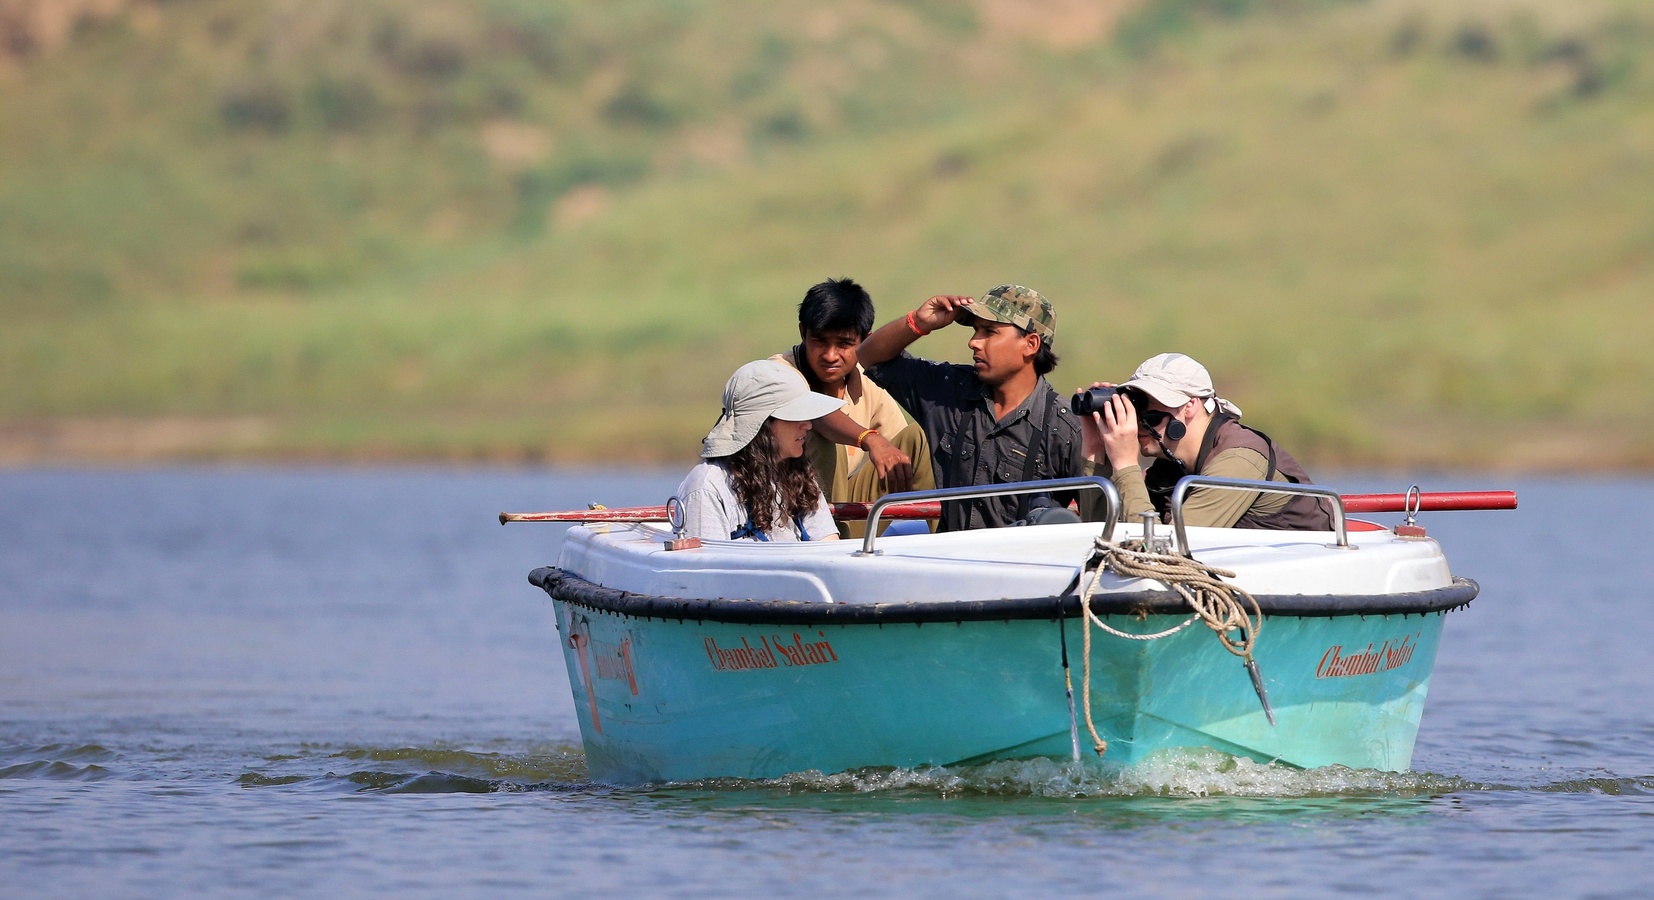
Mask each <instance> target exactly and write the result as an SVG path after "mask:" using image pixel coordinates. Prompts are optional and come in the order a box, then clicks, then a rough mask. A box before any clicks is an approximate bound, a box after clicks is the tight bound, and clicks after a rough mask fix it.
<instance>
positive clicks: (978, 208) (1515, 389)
mask: <svg viewBox="0 0 1654 900" xmlns="http://www.w3.org/2000/svg"><path fill="white" fill-rule="evenodd" d="M1116 14H1118V16H1116ZM4 43H5V42H3V41H0V44H4ZM23 43H26V42H19V41H17V40H13V41H11V45H12V46H13V47H18V46H22V44H23ZM1651 197H1654V9H1651V8H1649V7H1647V5H1646V4H1640V3H1634V2H1629V0H1624V2H1616V0H1600V2H1596V0H1573V2H1565V0H1557V2H1549V3H1547V2H1537V0H1534V2H1518V0H1436V2H1381V0H1374V2H1367V3H1362V2H1340V0H1144V2H1130V0H1094V2H1089V3H1088V2H1086V0H1074V2H1057V0H1044V2H1033V0H1030V2H1025V3H1018V2H1010V0H981V2H978V3H975V4H966V3H950V2H944V0H864V2H845V3H835V4H823V3H818V2H795V0H774V2H703V0H661V2H655V3H631V4H620V3H617V4H588V3H576V2H562V0H472V2H448V3H435V2H432V3H418V4H409V3H394V2H390V0H354V2H345V0H310V2H300V0H286V2H277V0H273V2H265V3H253V2H243V0H194V2H188V3H166V4H161V5H152V4H149V3H135V4H132V5H131V6H129V7H125V8H122V9H119V10H117V11H115V12H113V13H109V14H100V15H98V16H96V17H93V16H84V17H82V18H81V19H80V21H79V23H78V25H77V27H75V28H74V29H72V31H71V32H70V33H69V35H68V37H66V38H65V39H64V40H63V41H61V42H60V43H59V44H58V45H57V46H53V47H50V48H47V47H44V46H41V47H38V48H28V47H25V48H24V49H23V50H19V51H16V52H14V53H13V55H12V56H11V57H10V58H9V59H5V60H4V61H3V63H0V316H3V318H0V322H3V323H4V324H3V325H0V461H6V460H9V461H13V462H16V461H25V462H27V461H38V460H42V459H154V458H177V459H197V458H225V457H229V458H240V457H259V458H295V457H296V458H317V459H339V458H362V459H383V458H407V459H413V458H430V459H490V460H555V461H588V462H615V461H623V460H662V461H672V462H679V461H684V460H688V459H689V458H691V457H692V456H693V453H694V451H695V449H696V447H697V444H698V439H699V437H700V436H701V434H703V433H704V431H705V429H706V428H707V426H708V425H709V424H710V423H711V421H712V420H713V419H714V418H715V417H716V414H717V397H718V393H719V390H720V388H721V385H722V383H723V380H724V378H725V377H727V375H728V373H729V372H730V371H731V370H732V369H733V368H734V367H735V366H737V365H739V364H740V363H741V362H744V361H746V360H748V359H751V358H753V357H756V356H760V355H766V354H768V353H770V352H774V351H775V350H777V349H780V348H782V347H784V346H787V345H788V344H790V342H791V341H792V340H793V338H794V337H795V329H794V327H793V325H792V322H793V321H794V320H793V314H794V313H793V307H794V306H795V304H796V303H797V301H798V299H799V297H800V296H802V294H803V291H804V289H805V288H806V287H807V286H808V285H810V284H811V283H813V282H815V281H817V280H820V279H821V278H824V277H828V276H842V275H849V276H852V277H855V278H857V279H858V280H860V281H862V282H863V283H864V284H866V285H867V286H868V288H869V289H870V290H871V291H872V292H873V295H874V298H875V300H876V301H877V302H878V304H879V308H880V315H881V319H882V318H889V317H894V316H897V315H900V314H901V313H903V312H905V311H906V310H907V309H910V308H912V306H914V305H916V304H917V303H918V302H920V301H921V300H923V299H924V298H925V297H926V296H928V295H930V294H933V293H939V292H947V293H976V294H980V293H981V292H982V291H984V290H986V289H987V288H988V287H990V286H992V285H994V284H997V283H1000V282H1003V281H1016V282H1021V283H1025V284H1029V285H1032V286H1034V287H1036V288H1038V289H1039V290H1040V291H1042V292H1044V293H1046V294H1048V295H1049V296H1050V297H1052V298H1053V300H1054V302H1055V303H1056V304H1057V309H1058V314H1059V331H1058V340H1057V342H1056V349H1057V350H1058V351H1059V353H1061V355H1062V360H1063V361H1062V366H1061V368H1059V369H1058V371H1057V373H1056V375H1055V377H1054V381H1055V382H1056V383H1057V385H1058V386H1059V387H1060V388H1064V389H1066V388H1069V387H1073V386H1074V385H1076V384H1079V383H1081V382H1089V381H1091V380H1092V379H1094V378H1106V377H1115V378H1117V377H1122V376H1124V375H1126V374H1128V373H1129V372H1130V370H1131V368H1132V367H1133V366H1134V365H1135V364H1136V363H1137V362H1138V361H1139V360H1141V359H1142V358H1144V357H1145V356H1148V355H1149V354H1152V353H1155V352H1159V351H1162V350H1171V349H1176V350H1181V351H1184V352H1187V353H1190V354H1192V355H1194V356H1196V357H1198V358H1200V359H1201V360H1202V361H1203V362H1205V363H1207V365H1208V366H1209V367H1210V368H1211V370H1212V371H1213V373H1214V375H1215V377H1216V379H1217V381H1218V387H1219V390H1220V392H1221V393H1223V394H1225V395H1226V396H1229V397H1231V398H1233V399H1234V400H1235V401H1236V402H1237V403H1239V404H1240V405H1241V406H1242V407H1243V408H1245V410H1246V412H1247V418H1248V420H1249V421H1255V422H1256V423H1257V424H1258V426H1259V427H1262V428H1264V429H1265V430H1267V431H1269V432H1270V433H1271V434H1272V435H1274V436H1275V437H1277V438H1278V439H1280V440H1281V441H1282V442H1283V443H1285V444H1286V445H1287V446H1289V447H1290V448H1292V450H1293V452H1294V453H1295V454H1297V455H1299V456H1301V457H1304V458H1307V459H1309V460H1310V461H1312V464H1319V465H1323V466H1325V465H1387V466H1407V467H1419V466H1429V465H1458V466H1464V465H1474V466H1495V467H1527V468H1547V467H1548V468H1568V469H1579V468H1600V467H1609V466H1648V465H1650V464H1654V352H1650V351H1649V350H1648V349H1647V347H1646V346H1645V344H1646V339H1645V337H1644V336H1645V335H1646V334H1647V333H1648V332H1649V331H1650V330H1651V328H1654V304H1651V303H1649V301H1648V298H1649V297H1650V296H1654V203H1650V202H1649V198H1651ZM1639 297H1641V298H1643V299H1642V300H1638V299H1637V298H1639ZM916 350H917V351H919V352H921V353H924V354H926V355H930V356H933V357H947V358H954V359H958V358H960V357H961V356H962V355H963V351H964V332H963V331H962V330H958V333H957V334H951V335H950V334H938V335H936V336H933V337H931V338H928V339H926V340H925V341H923V342H921V343H920V344H919V345H918V346H917V347H916Z"/></svg>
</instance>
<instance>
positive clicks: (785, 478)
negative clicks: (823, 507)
mask: <svg viewBox="0 0 1654 900" xmlns="http://www.w3.org/2000/svg"><path fill="white" fill-rule="evenodd" d="M772 421H774V420H773V419H765V420H764V424H763V425H761V426H759V428H758V435H757V437H754V438H753V439H752V441H751V442H749V443H748V444H747V445H746V446H745V447H742V448H741V449H739V450H737V451H735V452H734V453H731V454H730V455H728V456H722V457H719V458H718V459H717V460H716V462H718V463H720V464H722V465H723V467H724V471H726V472H728V473H729V487H730V489H731V490H732V491H733V492H734V493H735V499H737V500H739V501H741V505H742V506H744V507H746V508H747V515H749V516H751V517H752V524H753V525H754V526H755V527H757V529H758V530H759V531H770V530H771V529H773V528H775V526H776V525H778V524H780V523H779V522H778V521H776V517H777V514H778V513H779V514H784V515H786V516H789V517H791V518H796V519H803V518H804V517H806V516H808V515H809V514H810V513H812V512H814V511H815V508H816V506H817V504H819V503H820V502H821V487H820V486H819V485H817V484H816V475H815V469H813V468H811V466H810V460H809V457H808V456H798V457H794V458H792V459H782V458H781V451H780V449H779V448H778V447H776V444H775V435H773V434H771V433H770V422H772ZM778 498H779V500H780V503H779V504H777V502H776V501H777V499H778Z"/></svg>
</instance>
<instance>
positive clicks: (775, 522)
mask: <svg viewBox="0 0 1654 900" xmlns="http://www.w3.org/2000/svg"><path fill="white" fill-rule="evenodd" d="M843 406H844V401H842V400H839V399H837V398H834V397H829V396H827V395H826V394H817V393H815V392H813V391H811V390H810V388H809V386H808V385H807V384H805V383H804V377H803V376H802V375H800V374H798V372H797V371H796V370H794V369H793V368H791V367H790V366H787V365H784V364H782V363H778V362H775V361H773V360H768V359H763V360H758V361H756V362H750V363H747V364H746V365H744V366H742V367H741V368H739V369H736V370H735V374H734V375H731V376H730V378H729V382H728V383H727V384H725V385H724V409H723V414H722V415H720V416H719V417H718V424H716V425H714V426H712V431H711V432H709V433H708V434H707V436H706V439H705V440H703V441H702V442H701V459H702V460H703V462H701V463H700V464H699V465H697V466H696V467H695V468H693V469H690V470H689V474H688V475H686V476H684V479H683V483H682V484H680V485H678V493H677V499H678V503H679V504H680V505H681V506H682V509H683V517H684V533H685V534H686V535H688V536H691V537H698V538H701V539H703V540H704V539H708V538H711V539H716V540H754V541H811V540H814V541H823V540H835V539H837V538H838V528H837V526H836V525H835V524H834V523H833V513H832V510H831V509H829V508H828V506H827V498H826V496H825V495H824V494H823V493H822V490H821V486H820V485H819V484H817V483H816V477H815V471H814V470H813V469H812V468H811V467H810V461H809V459H808V458H807V457H805V455H804V439H805V438H806V437H807V436H809V433H810V423H811V422H812V421H813V420H815V419H819V418H821V417H822V416H825V415H827V414H828V413H830V412H834V411H836V410H839V409H841V408H842V407H843Z"/></svg>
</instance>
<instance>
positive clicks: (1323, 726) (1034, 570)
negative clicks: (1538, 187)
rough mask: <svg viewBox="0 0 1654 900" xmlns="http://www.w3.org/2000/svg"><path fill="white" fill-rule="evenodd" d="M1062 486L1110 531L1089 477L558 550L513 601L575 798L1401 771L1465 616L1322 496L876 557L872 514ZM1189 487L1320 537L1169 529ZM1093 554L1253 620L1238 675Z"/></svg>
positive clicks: (917, 542) (605, 528)
mask: <svg viewBox="0 0 1654 900" xmlns="http://www.w3.org/2000/svg"><path fill="white" fill-rule="evenodd" d="M1079 485H1083V486H1085V487H1087V488H1095V489H1097V490H1101V491H1103V493H1104V494H1105V495H1107V496H1108V498H1109V503H1110V506H1111V508H1113V509H1118V508H1119V503H1118V497H1117V495H1115V493H1114V489H1113V486H1112V485H1111V484H1110V483H1109V482H1107V481H1106V480H1103V479H1065V480H1059V481H1049V482H1029V483H1027V484H1022V485H1001V486H997V487H996V488H994V489H989V490H986V491H984V490H982V489H972V488H963V489H953V490H941V491H934V492H928V493H925V494H922V495H921V494H908V495H892V496H891V497H887V498H886V499H885V501H881V503H880V504H877V505H875V507H874V509H873V511H872V513H871V515H870V516H869V526H870V527H869V529H868V532H867V533H868V535H869V537H868V538H867V539H865V540H864V541H861V542H854V541H829V542H815V543H807V544H765V543H750V542H736V541H704V542H700V544H699V546H691V547H689V548H686V549H669V548H671V547H673V544H672V543H671V542H672V540H673V537H674V535H673V532H672V529H671V527H670V525H669V524H667V523H664V522H662V523H647V522H646V523H629V524H592V525H583V526H579V527H575V528H572V529H570V531H569V532H568V534H567V536H566V538H565V541H564V544H563V549H562V554H561V556H560V558H559V560H558V563H557V565H556V566H554V567H545V568H541V569H536V570H535V571H534V572H533V573H531V574H530V576H529V580H530V581H531V582H532V583H533V584H535V585H536V586H538V587H540V588H542V589H544V590H545V591H546V592H547V593H548V594H550V596H551V597H552V599H553V601H554V605H555V610H556V619H557V623H558V628H559V630H560V631H561V635H562V641H561V643H562V648H563V655H564V659H565V662H566V664H567V667H568V673H569V684H570V685H571V687H572V690H573V694H574V705H575V709H576V711H577V714H578V717H579V724H580V731H581V737H582V741H583V743H584V746H585V753H586V759H587V763H588V766H589V769H590V773H591V776H592V777H593V778H594V779H596V780H598V781H602V782H609V783H619V784H637V783H653V782H674V781H691V780H700V779H707V778H742V779H764V778H773V777H776V776H780V775H784V774H788V773H792V772H800V771H808V770H815V771H820V772H824V773H831V772H838V771H844V770H851V769H859V768H864V767H876V766H895V767H915V766H931V765H941V766H952V765H968V764H977V763H984V762H989V761H993V760H1004V759H1024V758H1031V757H1042V756H1043V757H1054V758H1059V759H1065V758H1078V757H1079V756H1080V755H1081V754H1082V753H1083V754H1084V755H1086V756H1092V755H1093V754H1094V753H1095V752H1096V750H1097V749H1099V748H1100V749H1101V750H1102V759H1103V761H1104V762H1105V763H1106V764H1109V765H1121V766H1129V765H1131V764H1133V763H1136V762H1138V761H1140V760H1143V759H1145V758H1146V757H1149V756H1151V755H1153V754H1156V753H1159V752H1162V751H1167V750H1172V749H1176V748H1214V749H1216V750H1219V751H1223V752H1225V753H1229V754H1232V755H1234V756H1236V757H1246V758H1250V759H1253V760H1257V761H1260V762H1279V763H1286V764H1289V765H1293V766H1300V767H1305V768H1309V767H1317V766H1328V765H1342V766H1348V767H1351V768H1359V769H1380V770H1388V771H1403V770H1406V769H1407V768H1408V766H1409V765H1410V763H1411V760H1412V754H1413V745H1414V741H1415V738H1416V736H1417V734H1418V728H1419V722H1420V717H1421V716H1422V714H1423V711H1424V701H1425V696H1426V694H1427V693H1428V691H1429V686H1430V674H1431V670H1432V668H1433V667H1434V664H1435V659H1436V650H1437V647H1438V645H1439V642H1440V639H1441V630H1442V622H1443V619H1444V617H1445V616H1446V614H1447V613H1448V612H1450V611H1452V610H1455V609H1458V608H1461V607H1463V606H1465V605H1466V604H1468V603H1469V602H1470V601H1471V600H1472V599H1473V598H1474V597H1475V596H1476V594H1477V586H1476V584H1475V583H1474V582H1472V581H1470V580H1468V579H1464V578H1457V577H1454V576H1453V575H1452V573H1451V572H1450V571H1449V568H1448V564H1447V560H1446V558H1445V556H1444V555H1443V553H1442V549H1441V547H1440V545H1439V544H1438V543H1437V542H1436V541H1434V540H1432V539H1430V538H1428V537H1425V536H1423V535H1422V534H1420V533H1418V532H1419V531H1421V530H1419V529H1411V528H1407V529H1401V528H1398V529H1395V530H1390V529H1384V528H1380V527H1379V526H1376V525H1371V524H1367V523H1357V522H1347V521H1346V520H1345V518H1344V515H1343V510H1342V506H1341V505H1339V500H1338V495H1337V494H1336V493H1333V492H1331V491H1328V490H1326V489H1323V488H1317V487H1313V486H1298V485H1280V484H1276V483H1267V484H1266V483H1261V482H1228V481H1219V480H1215V479H1186V481H1185V483H1183V484H1180V485H1179V487H1178V490H1177V492H1176V494H1175V496H1174V500H1173V521H1174V526H1173V528H1172V529H1171V531H1170V533H1166V531H1167V530H1166V529H1165V528H1164V526H1162V527H1161V528H1160V529H1158V531H1159V532H1160V533H1158V534H1157V533H1156V531H1157V529H1156V528H1155V526H1154V524H1153V523H1152V522H1143V523H1121V522H1117V521H1114V517H1112V516H1111V517H1110V521H1108V522H1105V523H1103V524H1101V525H1099V524H1097V523H1079V524H1061V525H1044V526H1037V527H1024V528H1001V529H994V530H983V531H970V532H960V533H948V534H930V533H918V534H904V535H900V536H891V535H888V534H887V535H884V536H877V533H878V524H879V516H880V511H881V509H882V508H883V504H884V503H886V502H889V503H896V502H907V501H911V500H917V499H926V498H942V499H948V498H953V497H961V496H975V495H982V494H984V493H1014V492H1022V491H1030V492H1031V491H1050V490H1057V489H1064V488H1069V489H1071V488H1074V487H1076V486H1079ZM1198 488H1209V489H1226V488H1233V489H1248V490H1288V491H1298V492H1306V493H1312V494H1317V495H1320V496H1323V497H1326V498H1329V499H1328V502H1330V503H1333V504H1334V505H1335V506H1336V507H1337V508H1336V515H1335V517H1334V522H1335V529H1334V530H1333V531H1331V532H1279V531H1255V530H1245V529H1217V528H1186V527H1184V525H1183V523H1182V519H1181V505H1182V498H1183V497H1184V496H1186V494H1187V491H1188V490H1190V489H1198ZM1398 531H1400V532H1403V533H1397V532H1398ZM1099 539H1101V540H1102V541H1104V542H1105V545H1104V546H1107V545H1120V544H1121V543H1122V542H1131V541H1136V542H1140V546H1141V547H1142V549H1144V550H1154V549H1157V547H1158V545H1159V543H1160V542H1164V543H1165V544H1166V546H1165V547H1164V548H1161V549H1162V555H1170V556H1176V557H1180V558H1191V559H1193V560H1196V561H1198V563H1199V564H1203V565H1206V566H1211V567H1214V568H1217V569H1221V570H1226V571H1228V572H1230V573H1232V576H1231V577H1226V578H1224V579H1223V580H1224V581H1225V582H1226V583H1229V584H1232V585H1233V586H1235V587H1236V588H1239V589H1242V590H1243V591H1244V592H1245V593H1246V594H1250V596H1251V597H1252V598H1253V599H1255V601H1256V607H1255V608H1253V607H1251V606H1250V604H1249V603H1248V604H1246V605H1247V608H1249V609H1255V611H1256V612H1259V613H1261V617H1262V625H1261V627H1259V628H1258V629H1257V631H1256V634H1255V635H1253V636H1252V639H1251V641H1250V644H1249V647H1248V649H1249V651H1250V659H1251V661H1252V662H1254V663H1255V667H1252V668H1251V669H1250V671H1249V667H1248V665H1247V664H1246V661H1245V660H1243V658H1242V657H1241V656H1239V655H1237V653H1235V652H1233V651H1231V650H1230V649H1228V648H1226V647H1225V646H1224V643H1223V642H1222V641H1220V640H1219V637H1218V633H1217V631H1215V630H1214V629H1212V628H1208V627H1204V625H1203V623H1202V622H1200V621H1194V622H1192V623H1191V622H1190V620H1191V610H1190V606H1189V602H1188V601H1187V600H1186V599H1185V598H1184V596H1183V595H1182V594H1180V593H1178V592H1177V591H1175V590H1174V589H1173V588H1172V587H1170V586H1168V584H1166V583H1163V582H1161V581H1157V580H1154V579H1151V578H1143V577H1132V576H1129V575H1122V574H1120V573H1119V572H1117V571H1114V570H1112V569H1110V568H1108V567H1106V566H1104V567H1101V570H1100V571H1097V570H1096V568H1094V567H1088V563H1095V561H1096V559H1097V556H1098V551H1099ZM690 543H694V542H690ZM1126 546H1138V545H1132V544H1129V543H1128V544H1126ZM1240 596H1243V597H1244V596H1245V594H1242V595H1240ZM1082 603H1083V604H1084V605H1085V606H1086V607H1088V608H1089V610H1090V611H1091V613H1092V614H1093V616H1094V617H1095V618H1094V619H1093V618H1090V617H1085V616H1083V614H1082ZM1179 626H1182V627H1181V628H1180V629H1179ZM1148 636H1154V639H1147V640H1139V639H1132V637H1148ZM1087 644H1089V656H1088V655H1087ZM1088 661H1089V664H1088ZM1253 675H1256V677H1255V678H1254V677H1253ZM1076 706H1077V707H1078V708H1076ZM1093 730H1094V731H1095V734H1096V736H1097V738H1098V739H1100V740H1096V741H1094V740H1093V738H1092V736H1091V732H1092V731H1093Z"/></svg>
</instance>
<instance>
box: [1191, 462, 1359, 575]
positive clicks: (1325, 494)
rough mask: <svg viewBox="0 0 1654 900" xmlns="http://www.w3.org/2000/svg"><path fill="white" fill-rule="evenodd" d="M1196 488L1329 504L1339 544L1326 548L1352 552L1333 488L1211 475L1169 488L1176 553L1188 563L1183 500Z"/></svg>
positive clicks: (1340, 499)
mask: <svg viewBox="0 0 1654 900" xmlns="http://www.w3.org/2000/svg"><path fill="white" fill-rule="evenodd" d="M1195 488H1218V489H1221V490H1229V491H1253V492H1255V493H1259V494H1301V495H1307V496H1311V497H1321V498H1324V499H1327V500H1331V501H1332V526H1333V528H1332V530H1333V532H1334V533H1335V534H1337V535H1338V543H1336V544H1328V545H1327V546H1329V547H1338V548H1340V549H1344V550H1354V549H1355V548H1354V547H1352V546H1351V545H1350V536H1349V533H1348V531H1346V529H1345V527H1344V497H1343V495H1341V494H1339V493H1338V492H1337V491H1335V490H1333V489H1332V488H1325V487H1321V486H1320V485H1315V484H1295V483H1292V482H1282V481H1251V480H1248V479H1244V478H1214V477H1212V476H1210V475H1185V476H1183V477H1182V478H1180V479H1178V481H1177V486H1176V487H1174V488H1172V502H1171V512H1172V531H1173V533H1174V534H1176V535H1177V552H1178V553H1179V554H1181V555H1183V556H1186V557H1188V558H1190V559H1194V551H1193V549H1192V548H1191V547H1190V546H1189V534H1188V532H1187V531H1185V530H1184V528H1183V500H1184V498H1186V497H1187V496H1188V495H1189V491H1191V490H1194V489H1195Z"/></svg>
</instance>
